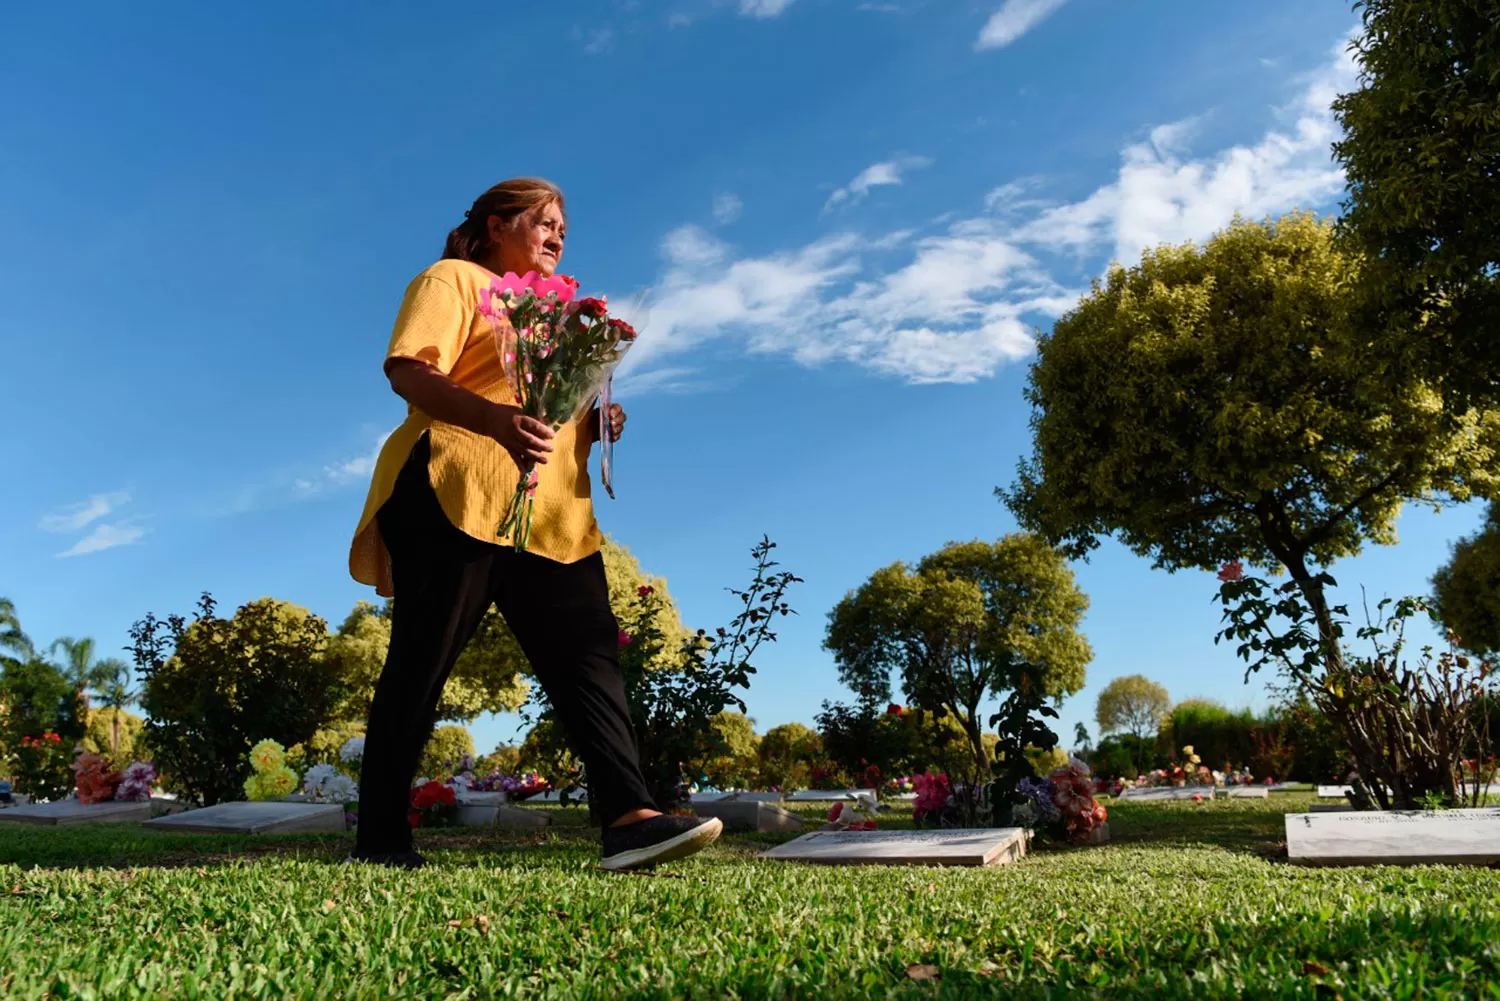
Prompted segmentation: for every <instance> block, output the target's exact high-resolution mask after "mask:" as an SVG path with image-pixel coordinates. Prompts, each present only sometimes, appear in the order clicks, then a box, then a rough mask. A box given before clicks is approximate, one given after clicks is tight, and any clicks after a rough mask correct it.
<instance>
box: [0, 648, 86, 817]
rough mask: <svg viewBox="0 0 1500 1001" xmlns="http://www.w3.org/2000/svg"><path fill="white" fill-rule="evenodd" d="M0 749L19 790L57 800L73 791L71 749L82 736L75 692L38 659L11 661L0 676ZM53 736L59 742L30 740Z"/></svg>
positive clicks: (53, 668)
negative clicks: (37, 742)
mask: <svg viewBox="0 0 1500 1001" xmlns="http://www.w3.org/2000/svg"><path fill="white" fill-rule="evenodd" d="M0 705H3V706H4V707H5V711H4V712H0V747H3V748H5V750H6V752H7V754H8V756H9V761H8V762H6V763H5V764H7V765H8V770H9V771H11V772H12V773H13V776H14V778H15V786H16V791H17V792H23V793H27V794H29V795H33V796H40V797H45V798H48V799H55V798H57V797H59V796H62V795H66V793H67V791H68V790H69V789H71V788H72V787H73V773H72V771H71V770H70V769H69V765H70V764H71V763H72V760H73V746H74V744H76V743H77V742H78V741H79V740H80V739H81V738H82V737H83V734H84V725H83V721H82V718H81V716H82V713H81V710H82V703H81V700H80V699H79V697H78V692H77V690H76V689H75V688H74V687H73V685H72V684H70V683H69V682H68V679H67V678H66V677H65V676H64V675H63V673H62V671H60V670H58V668H57V667H55V666H54V665H52V664H49V663H47V662H46V661H45V660H41V659H40V658H37V657H32V658H28V659H26V660H10V661H8V662H7V663H6V665H5V669H4V671H3V672H0ZM49 732H50V733H54V734H56V735H57V736H58V738H59V740H56V741H53V740H45V741H44V743H43V744H42V745H41V746H32V744H31V742H32V741H34V740H36V739H37V738H41V737H43V735H44V734H47V733H49Z"/></svg>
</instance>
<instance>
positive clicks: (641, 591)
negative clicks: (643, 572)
mask: <svg viewBox="0 0 1500 1001" xmlns="http://www.w3.org/2000/svg"><path fill="white" fill-rule="evenodd" d="M653 590H655V589H654V588H653V587H652V586H651V585H650V584H642V585H641V586H640V587H638V588H636V589H635V596H636V597H637V598H644V597H646V595H648V594H650V593H651V592H652V591H653Z"/></svg>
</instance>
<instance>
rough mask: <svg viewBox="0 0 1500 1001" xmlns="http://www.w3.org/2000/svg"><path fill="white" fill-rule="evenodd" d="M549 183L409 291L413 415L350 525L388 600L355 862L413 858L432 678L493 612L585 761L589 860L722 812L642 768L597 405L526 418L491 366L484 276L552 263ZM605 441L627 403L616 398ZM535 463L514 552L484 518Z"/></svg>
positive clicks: (478, 212)
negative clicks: (597, 504)
mask: <svg viewBox="0 0 1500 1001" xmlns="http://www.w3.org/2000/svg"><path fill="white" fill-rule="evenodd" d="M566 230H567V217H566V214H565V209H564V203H563V196H562V192H561V191H560V190H558V188H557V187H556V186H555V185H553V184H551V183H550V182H547V181H543V180H537V179H532V178H519V179H515V180H510V181H505V182H503V183H501V184H497V185H495V186H494V187H493V188H491V189H489V190H488V191H486V192H485V193H484V194H482V195H480V196H479V198H478V199H477V200H476V201H475V202H474V205H473V207H472V208H471V209H469V211H467V212H465V213H464V221H463V222H462V223H461V224H460V225H459V226H458V228H456V229H454V230H453V231H452V232H451V233H450V234H449V235H448V243H447V247H446V248H445V250H444V252H443V259H442V260H440V261H438V262H437V263H436V264H434V265H432V266H431V267H429V268H427V269H426V270H425V271H423V272H422V273H421V274H419V275H418V276H417V277H416V278H415V279H414V280H413V281H412V283H411V284H410V285H409V286H408V287H407V290H406V297H405V300H404V301H403V302H402V304H401V310H400V312H399V314H398V315H397V317H396V326H395V330H394V332H393V333H392V335H391V342H390V347H389V350H388V351H387V353H386V359H385V374H386V376H387V378H388V379H389V380H390V383H391V388H392V389H393V390H395V392H396V393H397V394H398V395H399V396H401V397H402V398H403V399H405V400H406V402H407V403H408V405H409V406H408V412H407V418H406V420H405V422H404V423H402V425H401V426H400V427H399V428H397V429H396V431H395V432H394V433H393V434H392V435H391V436H390V438H389V439H388V440H387V441H386V443H385V446H384V447H383V448H382V449H381V452H380V459H379V461H378V462H377V464H376V466H375V472H374V475H373V479H372V482H371V484H370V493H369V497H368V498H367V499H366V501H365V509H364V514H363V515H362V516H361V518H360V522H359V528H358V530H357V531H356V532H355V536H354V544H353V546H352V547H351V550H350V555H349V569H350V572H351V573H352V574H353V575H354V578H355V580H358V581H360V582H361V583H365V584H370V585H373V586H374V587H375V589H376V591H377V593H379V594H382V595H387V596H394V598H395V604H394V608H393V615H392V622H391V646H390V652H389V654H388V655H387V657H386V662H385V668H384V670H383V671H382V672H381V675H380V680H379V682H378V684H377V685H376V687H375V699H374V702H373V703H372V704H371V706H370V719H369V726H368V731H367V733H366V738H365V754H364V760H363V764H362V769H361V774H360V797H359V800H360V802H359V827H358V835H357V839H356V848H355V852H354V856H353V857H354V858H355V859H356V860H360V861H367V862H374V863H379V864H384V865H392V866H400V867H405V868H415V867H417V866H420V865H422V864H423V862H424V860H423V859H422V857H421V856H420V855H418V854H417V853H416V852H415V851H413V850H412V837H411V828H410V826H409V825H408V823H407V808H408V801H409V795H410V787H411V783H412V780H413V779H414V778H415V777H416V770H417V766H418V764H419V762H420V759H421V755H422V750H423V747H424V746H425V745H426V742H427V739H428V737H429V735H430V734H431V733H432V726H433V723H434V714H435V712H436V708H437V704H438V698H439V696H440V695H441V694H442V690H443V685H444V683H445V682H446V681H447V679H448V673H449V671H451V670H452V668H453V664H454V662H455V661H456V660H457V659H458V655H459V654H460V653H461V652H462V651H463V648H464V646H465V645H466V644H467V643H468V642H469V640H470V638H471V637H472V636H473V635H474V632H475V631H476V630H477V629H478V627H479V623H480V620H481V619H482V618H483V616H484V614H485V612H486V611H488V609H489V607H490V605H491V604H494V605H496V606H497V607H498V608H499V610H500V613H501V614H502V615H503V616H504V617H505V621H506V623H507V624H508V625H509V626H510V629H511V631H512V632H513V633H514V634H515V637H516V639H517V641H518V642H519V643H520V645H521V649H522V650H523V651H524V652H525V654H526V657H527V659H528V660H529V661H530V662H531V667H532V671H533V673H534V674H535V675H536V679H537V681H538V682H539V683H540V684H541V685H542V688H543V689H544V690H545V691H546V693H547V697H548V699H549V700H550V701H551V703H552V706H553V708H554V710H555V712H556V714H557V718H558V720H559V721H560V722H561V723H562V726H563V729H564V731H565V732H566V733H567V736H568V740H569V743H570V744H571V745H572V747H573V750H574V753H576V754H577V755H578V756H579V757H580V758H581V759H583V762H584V765H585V768H586V769H587V773H588V780H589V799H590V801H591V802H592V803H593V805H594V807H595V809H596V810H597V816H598V818H599V820H600V822H601V823H602V825H603V828H604V830H603V863H602V864H603V866H604V868H606V869H633V868H639V867H643V866H650V865H655V864H656V863H659V862H664V861H668V860H670V859H675V858H681V857H683V856H686V855H690V854H692V853H693V852H696V851H698V850H700V849H702V848H703V847H705V846H707V845H708V844H709V843H710V842H712V841H713V840H714V839H715V838H717V837H718V836H719V833H720V831H721V830H722V824H721V823H720V822H719V821H718V820H710V821H706V822H705V821H700V820H698V819H696V818H690V817H676V816H665V815H663V814H662V813H661V812H660V811H659V810H657V808H656V804H655V803H653V802H652V800H651V796H650V794H649V793H648V791H647V788H646V783H645V781H644V779H643V778H642V777H641V772H640V764H639V755H638V751H637V747H636V739H635V732H634V730H633V729H632V727H631V722H630V713H629V709H628V708H627V706H626V702H625V688H624V682H623V679H622V676H621V673H620V665H619V660H618V638H619V627H618V625H617V623H616V621H615V617H614V613H613V612H612V611H611V610H610V606H609V591H608V588H607V586H606V584H605V578H604V562H603V559H602V558H601V557H600V555H599V548H600V545H601V543H602V541H603V540H602V536H601V534H600V532H599V526H598V523H597V522H596V521H595V520H594V509H593V502H592V500H591V499H590V494H589V476H588V456H589V451H590V449H591V448H592V446H593V443H594V441H595V439H596V438H597V434H598V427H599V420H598V413H597V411H596V412H595V413H594V414H593V415H592V416H591V417H586V418H584V419H583V420H582V421H579V422H577V423H575V424H568V425H564V426H563V427H562V428H560V429H559V430H558V431H557V432H556V433H554V432H553V430H552V429H551V428H550V427H549V426H548V425H547V424H545V423H543V422H541V421H538V420H535V419H533V418H530V417H527V416H525V415H524V414H523V413H522V412H521V410H520V409H519V408H518V407H517V406H516V402H517V401H516V398H515V394H514V392H513V391H512V390H511V388H510V384H509V382H508V380H507V379H506V377H505V372H504V368H503V365H502V364H501V360H500V352H499V351H498V350H497V346H496V343H495V334H494V331H493V328H492V327H491V325H490V321H489V320H488V319H487V318H486V317H485V316H483V315H482V314H481V313H480V312H479V305H480V289H481V288H485V287H488V285H489V283H490V281H491V279H492V278H493V277H494V276H495V275H503V274H505V273H506V272H514V273H516V274H518V275H519V274H525V273H526V272H528V271H535V272H537V273H539V274H541V275H544V276H546V275H551V274H552V273H553V272H554V271H555V270H556V269H557V265H558V261H559V260H560V259H561V257H562V251H563V243H564V240H565V238H566ZM609 418H610V421H609V423H610V430H609V433H610V435H611V437H612V439H618V438H619V436H620V434H621V433H622V431H623V430H624V426H625V413H624V411H623V410H622V409H620V408H619V406H618V405H613V406H611V408H610V414H609ZM526 462H535V463H537V464H538V466H539V467H540V469H539V478H538V485H537V488H536V500H535V507H534V511H533V516H532V527H531V536H530V539H529V540H528V544H527V551H526V552H516V551H515V550H514V549H512V548H511V547H510V546H508V545H505V544H504V543H506V542H508V541H509V540H508V539H505V538H497V537H496V535H495V531H496V527H497V526H498V525H500V523H501V521H502V520H503V517H504V513H505V507H506V505H507V504H508V503H509V500H510V497H511V495H512V494H513V493H514V492H515V490H516V486H517V484H518V483H519V481H520V477H521V471H520V470H521V466H522V465H523V464H524V463H526Z"/></svg>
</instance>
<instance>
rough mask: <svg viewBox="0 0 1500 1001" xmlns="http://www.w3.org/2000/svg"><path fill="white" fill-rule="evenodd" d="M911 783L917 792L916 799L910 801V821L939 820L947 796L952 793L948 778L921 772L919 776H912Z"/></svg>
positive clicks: (945, 805) (946, 804) (946, 802)
mask: <svg viewBox="0 0 1500 1001" xmlns="http://www.w3.org/2000/svg"><path fill="white" fill-rule="evenodd" d="M912 782H913V783H914V784H915V786H916V790H917V798H916V799H915V800H913V801H912V810H911V815H912V819H913V820H916V821H922V820H940V819H941V818H942V816H943V810H944V809H945V808H946V807H947V806H948V799H949V796H950V795H951V794H952V792H953V789H952V786H951V785H950V784H949V782H948V776H947V775H943V774H938V775H934V774H932V773H931V772H923V773H922V774H921V775H914V776H912Z"/></svg>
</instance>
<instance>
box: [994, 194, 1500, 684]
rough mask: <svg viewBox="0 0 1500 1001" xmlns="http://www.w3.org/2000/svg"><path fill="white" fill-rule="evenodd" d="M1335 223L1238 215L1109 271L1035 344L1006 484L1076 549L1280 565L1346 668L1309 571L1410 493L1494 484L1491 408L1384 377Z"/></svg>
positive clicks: (1422, 495)
mask: <svg viewBox="0 0 1500 1001" xmlns="http://www.w3.org/2000/svg"><path fill="white" fill-rule="evenodd" d="M1358 278H1359V262H1358V261H1357V260H1356V259H1355V258H1354V257H1352V256H1350V255H1349V254H1347V253H1345V252H1343V251H1341V250H1340V249H1339V247H1338V246H1337V245H1336V243H1335V241H1334V239H1333V230H1332V227H1331V225H1330V224H1328V223H1325V222H1321V221H1319V220H1317V219H1316V218H1314V217H1313V216H1311V215H1306V214H1292V215H1289V216H1286V217H1283V218H1280V219H1269V220H1266V221H1264V222H1248V221H1243V220H1239V221H1236V222H1235V223H1234V224H1233V225H1231V226H1230V227H1229V228H1227V229H1226V230H1224V231H1223V232H1221V233H1219V234H1218V235H1216V236H1214V237H1213V238H1212V239H1210V240H1209V241H1208V242H1207V244H1206V245H1204V246H1201V247H1200V246H1196V245H1193V244H1187V245H1183V246H1175V247H1171V246H1164V247H1160V248H1158V249H1156V250H1151V251H1148V252H1147V253H1146V254H1145V255H1144V257H1143V259H1142V260H1141V262H1140V264H1138V265H1136V266H1134V267H1131V268H1124V267H1119V266H1116V267H1113V268H1112V269H1111V270H1110V271H1109V273H1108V274H1107V275H1106V276H1105V278H1104V280H1103V281H1097V280H1096V281H1095V282H1094V283H1093V287H1092V289H1091V291H1090V292H1089V293H1088V294H1086V295H1085V296H1084V297H1083V299H1082V301H1081V302H1079V304H1078V306H1077V307H1076V308H1074V309H1073V310H1072V311H1071V312H1070V313H1068V314H1067V315H1065V316H1063V317H1062V318H1061V319H1059V320H1058V321H1057V323H1056V325H1055V326H1054V327H1053V329H1052V331H1051V332H1050V333H1048V334H1044V335H1042V336H1041V337H1040V338H1039V339H1038V345H1037V360H1036V362H1035V363H1034V364H1033V366H1032V369H1031V377H1030V382H1029V385H1028V388H1027V397H1028V399H1029V400H1030V401H1031V403H1032V406H1033V408H1034V412H1033V416H1032V421H1031V423H1032V430H1033V435H1034V451H1033V455H1032V456H1031V458H1030V459H1027V460H1024V461H1023V462H1022V463H1021V465H1020V470H1019V477H1018V480H1017V482H1016V484H1015V485H1014V487H1013V488H1012V489H1010V490H1009V491H1004V490H997V493H998V494H1000V495H1001V496H1002V497H1003V498H1004V499H1005V501H1006V502H1007V503H1008V504H1009V505H1010V507H1011V509H1012V510H1013V511H1014V512H1015V514H1016V516H1017V518H1018V519H1019V520H1020V522H1021V523H1022V525H1024V526H1026V527H1027V528H1030V529H1032V530H1033V531H1036V532H1038V533H1040V534H1041V535H1042V536H1044V537H1045V538H1047V539H1048V540H1050V541H1052V542H1054V543H1056V544H1058V545H1060V546H1062V547H1063V549H1064V551H1065V552H1067V553H1069V554H1070V555H1074V556H1081V555H1083V554H1086V553H1087V552H1089V551H1090V550H1091V549H1093V548H1094V547H1095V546H1097V545H1098V544H1099V541H1100V539H1101V538H1102V537H1105V536H1111V535H1112V536H1114V537H1116V538H1118V539H1119V540H1120V541H1122V542H1123V543H1124V544H1125V545H1126V546H1128V547H1129V548H1130V549H1131V550H1133V551H1134V552H1136V553H1138V554H1140V555H1143V556H1149V557H1150V558H1151V559H1152V560H1153V561H1154V563H1155V565H1156V566H1158V567H1165V568H1168V569H1172V570H1177V569H1187V568H1198V569H1204V570H1212V569H1216V568H1218V567H1219V566H1220V565H1221V564H1223V563H1226V562H1229V561H1234V560H1241V559H1243V560H1245V561H1248V562H1249V563H1251V564H1254V565H1256V566H1260V567H1265V568H1269V569H1272V570H1274V569H1275V568H1277V567H1285V568H1286V570H1287V571H1288V572H1289V573H1290V575H1291V577H1292V579H1293V580H1294V581H1295V582H1296V585H1297V586H1298V587H1299V588H1300V589H1301V591H1302V592H1303V594H1304V595H1305V596H1306V599H1307V603H1308V604H1309V605H1310V606H1311V609H1312V612H1313V615H1314V618H1315V619H1316V621H1317V628H1318V630H1319V633H1320V638H1321V640H1322V641H1323V642H1322V644H1321V646H1322V649H1323V652H1324V654H1325V656H1326V657H1327V658H1329V659H1330V661H1331V662H1334V663H1342V661H1341V654H1340V650H1339V645H1338V643H1337V641H1336V631H1335V627H1334V621H1333V612H1332V610H1331V609H1330V607H1329V605H1328V601H1327V595H1326V593H1325V589H1324V582H1325V579H1326V578H1325V575H1323V574H1321V573H1319V572H1317V569H1318V568H1322V567H1326V566H1327V565H1328V564H1329V563H1331V562H1332V561H1333V560H1335V559H1338V558H1340V557H1344V556H1350V555H1353V554H1355V553H1357V552H1359V551H1360V548H1361V546H1362V545H1363V544H1364V543H1366V542H1369V541H1374V542H1379V543H1391V542H1394V541H1395V537H1396V533H1395V521H1396V515H1397V514H1398V512H1399V511H1400V510H1401V507H1402V504H1403V502H1405V501H1408V500H1421V501H1424V502H1432V503H1436V501H1437V500H1438V499H1440V498H1442V497H1443V496H1445V495H1446V496H1448V497H1453V498H1457V499H1466V498H1468V497H1469V496H1470V495H1471V493H1472V492H1484V493H1489V492H1493V491H1494V490H1495V489H1496V487H1497V485H1500V481H1497V472H1500V470H1497V464H1496V461H1495V456H1496V452H1495V442H1496V431H1495V420H1494V418H1493V416H1491V418H1490V419H1489V420H1487V421H1486V420H1482V419H1481V414H1480V413H1478V412H1474V411H1469V412H1465V413H1464V414H1462V415H1459V417H1458V419H1457V420H1451V419H1449V416H1451V415H1449V416H1445V414H1444V407H1443V400H1442V398H1441V396H1440V395H1439V393H1438V392H1437V391H1436V390H1435V389H1434V388H1433V387H1432V386H1431V385H1430V384H1429V383H1427V382H1425V381H1423V379H1422V378H1421V377H1420V375H1419V374H1417V373H1415V372H1407V373H1406V374H1404V375H1399V376H1398V375H1395V374H1392V373H1389V372H1382V371H1381V366H1380V365H1378V364H1377V363H1376V362H1377V361H1378V359H1375V358H1373V357H1372V355H1371V347H1370V338H1369V337H1368V336H1367V335H1366V334H1365V333H1364V332H1363V331H1362V330H1361V329H1359V327H1358V325H1357V323H1355V322H1354V319H1353V317H1352V316H1351V313H1352V306H1351V301H1352V298H1353V297H1352V296H1351V295H1350V289H1351V287H1352V286H1353V285H1354V284H1355V282H1357V280H1358Z"/></svg>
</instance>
